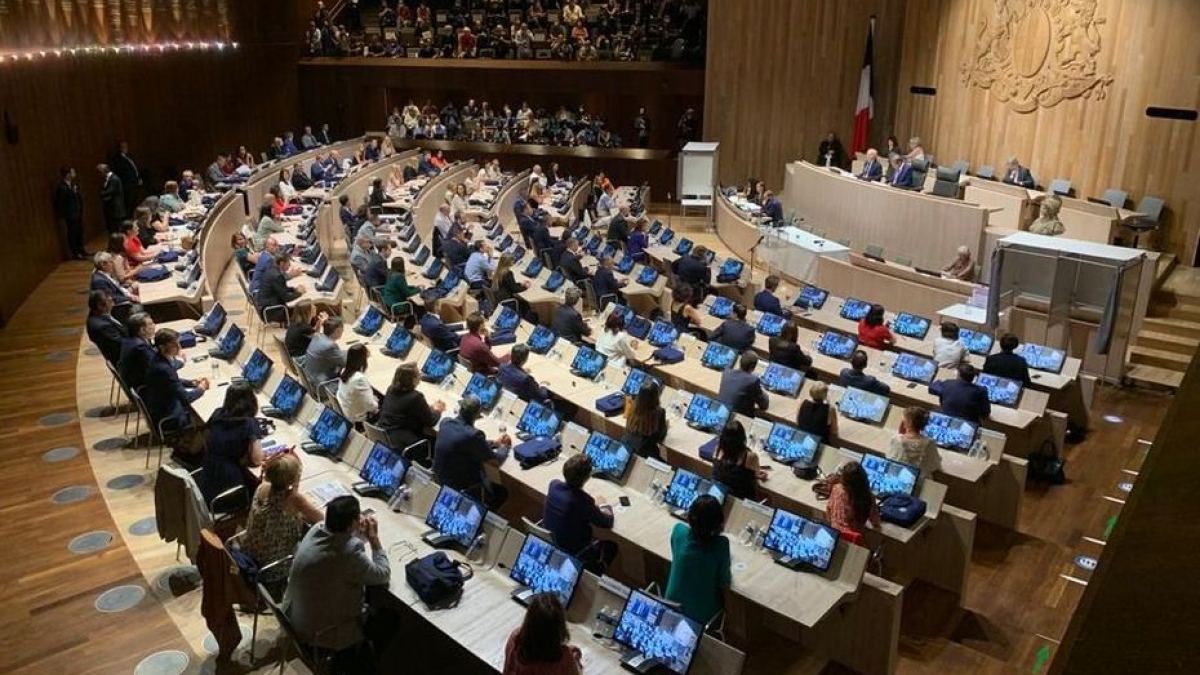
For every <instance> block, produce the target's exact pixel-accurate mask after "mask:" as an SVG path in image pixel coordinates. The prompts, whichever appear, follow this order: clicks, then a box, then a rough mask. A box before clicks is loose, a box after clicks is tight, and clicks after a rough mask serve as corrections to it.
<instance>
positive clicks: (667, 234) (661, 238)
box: [658, 227, 675, 246]
mask: <svg viewBox="0 0 1200 675" xmlns="http://www.w3.org/2000/svg"><path fill="white" fill-rule="evenodd" d="M674 238H675V231H674V230H672V229H671V228H669V227H668V228H667V229H665V230H663V231H662V234H660V235H658V244H659V246H666V245H667V244H670V243H671V240H672V239H674Z"/></svg>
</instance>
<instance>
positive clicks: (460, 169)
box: [413, 160, 475, 242]
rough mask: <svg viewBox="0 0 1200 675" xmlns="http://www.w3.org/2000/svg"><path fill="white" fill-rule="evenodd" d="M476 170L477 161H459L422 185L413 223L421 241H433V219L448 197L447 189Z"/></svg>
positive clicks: (415, 206)
mask: <svg viewBox="0 0 1200 675" xmlns="http://www.w3.org/2000/svg"><path fill="white" fill-rule="evenodd" d="M474 171H475V161H474V160H470V161H466V162H459V163H458V164H455V165H453V166H451V167H448V168H447V169H446V170H445V171H443V172H441V173H439V174H438V175H436V176H434V177H433V178H431V179H429V182H428V183H426V184H425V185H424V186H422V187H421V192H420V193H418V194H417V198H416V200H415V201H414V202H413V224H414V225H416V226H417V234H418V235H420V237H421V241H427V242H432V241H433V219H434V217H435V216H437V212H438V207H439V206H441V205H442V202H443V201H444V200H445V197H446V190H447V189H449V187H450V186H451V185H453V184H455V183H461V182H462V181H464V180H466V178H467V177H468V176H470V175H472V174H473V173H474Z"/></svg>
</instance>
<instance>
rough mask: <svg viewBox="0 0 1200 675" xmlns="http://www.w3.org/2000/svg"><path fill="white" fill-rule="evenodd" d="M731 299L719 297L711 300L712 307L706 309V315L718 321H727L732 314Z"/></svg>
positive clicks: (732, 303)
mask: <svg viewBox="0 0 1200 675" xmlns="http://www.w3.org/2000/svg"><path fill="white" fill-rule="evenodd" d="M733 305H734V302H733V298H727V297H725V296H723V295H719V296H717V297H716V298H713V301H712V305H711V306H710V307H709V308H708V313H709V315H711V316H715V317H717V318H718V319H727V318H729V315H730V314H731V313H733Z"/></svg>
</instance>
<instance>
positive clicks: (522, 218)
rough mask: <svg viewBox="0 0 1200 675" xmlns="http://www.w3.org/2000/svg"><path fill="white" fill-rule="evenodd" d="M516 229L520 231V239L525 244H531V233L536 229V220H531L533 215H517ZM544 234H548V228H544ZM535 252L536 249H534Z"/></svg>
mask: <svg viewBox="0 0 1200 675" xmlns="http://www.w3.org/2000/svg"><path fill="white" fill-rule="evenodd" d="M517 229H519V230H520V231H521V239H522V241H524V243H525V245H526V246H530V245H532V244H533V233H534V232H536V231H537V222H535V221H534V220H533V216H527V215H525V214H521V215H519V216H517ZM546 234H550V230H549V229H547V230H546ZM534 253H537V251H534Z"/></svg>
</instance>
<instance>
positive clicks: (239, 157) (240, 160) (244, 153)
mask: <svg viewBox="0 0 1200 675" xmlns="http://www.w3.org/2000/svg"><path fill="white" fill-rule="evenodd" d="M233 161H234V163H235V164H237V166H239V167H243V166H244V167H246V168H247V169H253V168H254V153H252V152H250V151H249V150H247V149H246V146H244V145H239V146H238V149H237V152H236V153H234V155H233Z"/></svg>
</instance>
